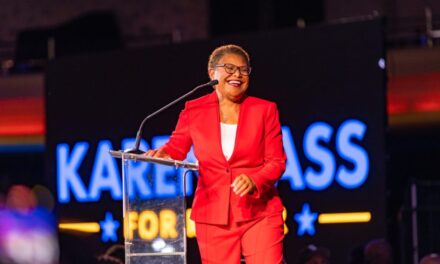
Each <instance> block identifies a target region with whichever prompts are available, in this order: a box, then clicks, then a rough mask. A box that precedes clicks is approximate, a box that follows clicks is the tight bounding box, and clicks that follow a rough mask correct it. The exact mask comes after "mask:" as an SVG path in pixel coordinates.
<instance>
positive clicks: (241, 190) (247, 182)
mask: <svg viewBox="0 0 440 264" xmlns="http://www.w3.org/2000/svg"><path fill="white" fill-rule="evenodd" d="M231 187H232V191H233V192H234V193H235V194H237V195H239V196H243V195H246V194H248V193H250V192H252V191H253V190H254V188H255V183H254V182H253V181H252V179H251V178H250V177H248V176H247V175H245V174H241V175H239V176H238V177H237V178H235V180H234V182H233V183H232V184H231Z"/></svg>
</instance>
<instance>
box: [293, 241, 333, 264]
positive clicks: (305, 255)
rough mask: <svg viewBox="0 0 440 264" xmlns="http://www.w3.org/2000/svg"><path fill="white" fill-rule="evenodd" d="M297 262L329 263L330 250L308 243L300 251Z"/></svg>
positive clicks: (309, 263)
mask: <svg viewBox="0 0 440 264" xmlns="http://www.w3.org/2000/svg"><path fill="white" fill-rule="evenodd" d="M297 263H298V264H329V263H330V250H328V249H327V248H324V247H317V246H315V245H313V244H310V245H308V246H307V247H306V248H304V249H302V250H301V251H300V254H299V257H298V262H297Z"/></svg>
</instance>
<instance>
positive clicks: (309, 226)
mask: <svg viewBox="0 0 440 264" xmlns="http://www.w3.org/2000/svg"><path fill="white" fill-rule="evenodd" d="M317 218H318V213H312V212H311V211H310V205H309V204H308V203H305V204H303V207H302V209H301V213H298V214H295V216H294V219H295V221H296V222H297V223H298V225H299V226H298V232H297V235H298V236H302V235H304V233H306V232H307V233H308V234H309V235H311V236H313V235H314V234H315V226H314V222H315V221H316V219H317Z"/></svg>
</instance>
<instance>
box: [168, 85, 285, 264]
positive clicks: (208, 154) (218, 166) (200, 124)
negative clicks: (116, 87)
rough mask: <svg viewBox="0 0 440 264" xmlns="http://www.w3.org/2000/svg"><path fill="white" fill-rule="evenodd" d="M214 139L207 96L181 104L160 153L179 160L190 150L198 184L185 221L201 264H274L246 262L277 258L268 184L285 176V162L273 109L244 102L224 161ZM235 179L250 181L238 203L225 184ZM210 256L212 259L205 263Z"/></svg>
mask: <svg viewBox="0 0 440 264" xmlns="http://www.w3.org/2000/svg"><path fill="white" fill-rule="evenodd" d="M220 136H221V135H220V114H219V103H218V98H217V94H216V93H215V92H213V93H211V94H209V95H206V96H203V97H200V98H198V99H195V100H192V101H189V102H187V104H186V106H185V109H184V110H183V111H182V112H181V114H180V116H179V120H178V122H177V125H176V128H175V130H174V131H173V133H172V135H171V137H170V140H169V141H168V142H167V143H166V144H165V145H164V146H163V147H162V149H163V150H164V151H165V152H166V153H168V154H169V155H170V156H171V157H172V158H173V159H178V160H183V159H185V157H186V154H187V153H188V151H189V149H190V147H191V145H194V154H195V156H196V158H197V160H198V162H199V178H198V184H197V189H196V191H195V195H194V202H193V207H192V211H191V219H193V220H194V221H195V222H196V232H197V237H198V243H199V247H200V253H201V255H202V260H203V263H222V264H229V263H231V264H235V263H239V259H240V252H241V254H242V255H243V256H245V258H246V261H247V263H270V264H273V263H278V260H276V261H275V262H273V261H274V260H273V259H271V260H270V261H269V260H268V261H267V262H265V261H264V260H263V261H262V262H261V261H260V262H258V261H256V262H253V260H252V259H259V260H261V259H263V258H262V257H261V256H265V255H268V256H269V255H270V254H268V253H269V252H271V251H274V252H275V251H277V252H279V253H277V254H278V257H280V258H282V239H283V232H282V230H283V223H282V218H281V214H282V210H283V205H282V202H281V199H280V197H279V195H278V192H277V190H276V188H275V187H274V184H275V182H276V181H277V180H278V179H279V178H280V177H281V175H282V173H283V172H284V170H285V161H286V157H285V154H284V150H283V145H282V135H281V128H280V123H279V117H278V110H277V108H276V105H275V103H272V102H269V101H266V100H263V99H259V98H255V97H250V96H249V97H246V98H245V99H244V101H243V102H242V103H241V105H240V114H239V119H238V126H237V134H236V140H235V146H234V151H233V154H232V156H231V157H230V159H229V160H226V158H225V157H224V155H223V152H222V147H221V137H220ZM240 174H246V175H247V176H249V177H250V178H252V180H253V181H254V183H255V185H256V190H255V191H254V192H253V193H252V194H248V195H244V196H243V197H239V196H237V195H236V194H235V193H234V192H233V191H232V188H231V184H232V182H233V180H234V179H235V177H237V176H238V175H240ZM214 234H215V235H214ZM256 239H257V240H256ZM220 245H221V246H220ZM213 252H215V258H211V257H210V255H211V254H213ZM265 253H266V254H265ZM277 254H272V255H277ZM276 257H277V256H275V258H276ZM237 258H238V260H237Z"/></svg>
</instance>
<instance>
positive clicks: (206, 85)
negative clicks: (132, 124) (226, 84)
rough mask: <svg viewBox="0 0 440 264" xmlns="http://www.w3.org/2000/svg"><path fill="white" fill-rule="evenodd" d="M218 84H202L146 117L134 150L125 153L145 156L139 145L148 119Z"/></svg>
mask: <svg viewBox="0 0 440 264" xmlns="http://www.w3.org/2000/svg"><path fill="white" fill-rule="evenodd" d="M216 84H218V81H217V80H212V81H210V82H207V83H205V84H201V85H199V86H197V87H195V88H194V89H192V90H191V91H189V92H188V93H186V94H184V95H182V96H181V97H179V98H177V99H176V100H174V101H172V102H171V103H169V104H167V105H165V106H164V107H162V108H160V109H158V110H156V111H155V112H153V113H151V114H150V115H148V116H147V117H145V118H144V120H142V123H141V125H140V126H139V130H138V132H137V134H136V142H135V144H134V148H132V149H128V150H126V151H124V152H125V153H133V154H143V153H145V152H144V151H142V150H140V149H139V145H140V144H141V138H142V132H143V129H144V125H145V122H147V120H148V119H150V118H152V117H153V116H155V115H157V114H159V113H161V112H162V111H164V110H165V109H167V108H168V107H170V106H172V105H174V104H176V103H178V102H180V101H182V100H183V99H185V98H186V97H188V96H190V95H191V94H193V93H194V92H195V91H197V90H199V89H201V88H204V87H208V86H214V85H216Z"/></svg>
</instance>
